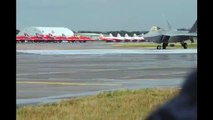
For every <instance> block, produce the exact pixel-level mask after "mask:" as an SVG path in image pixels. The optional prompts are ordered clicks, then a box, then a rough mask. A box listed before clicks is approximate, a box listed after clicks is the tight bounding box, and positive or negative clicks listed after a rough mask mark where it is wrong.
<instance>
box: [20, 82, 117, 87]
mask: <svg viewBox="0 0 213 120" xmlns="http://www.w3.org/2000/svg"><path fill="white" fill-rule="evenodd" d="M16 83H17V84H45V85H73V86H86V85H102V86H114V85H121V84H109V83H72V82H31V81H17V82H16Z"/></svg>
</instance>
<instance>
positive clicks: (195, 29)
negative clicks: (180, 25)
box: [189, 20, 197, 33]
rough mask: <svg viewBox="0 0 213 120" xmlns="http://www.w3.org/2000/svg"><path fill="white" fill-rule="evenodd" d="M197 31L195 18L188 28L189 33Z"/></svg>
mask: <svg viewBox="0 0 213 120" xmlns="http://www.w3.org/2000/svg"><path fill="white" fill-rule="evenodd" d="M192 32H197V20H196V21H195V23H194V24H193V26H192V28H191V29H190V30H189V33H192Z"/></svg>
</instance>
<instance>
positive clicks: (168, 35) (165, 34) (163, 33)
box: [143, 20, 197, 49]
mask: <svg viewBox="0 0 213 120" xmlns="http://www.w3.org/2000/svg"><path fill="white" fill-rule="evenodd" d="M168 25H169V24H168ZM169 27H170V26H169ZM170 29H171V27H170ZM143 37H144V39H145V40H146V41H149V42H155V43H158V44H161V43H162V48H163V49H166V47H167V46H168V43H176V42H180V43H181V45H182V47H183V48H184V49H187V43H186V42H185V41H186V40H191V42H194V39H195V38H197V20H196V21H195V23H194V24H193V26H192V27H191V29H190V30H189V31H178V30H164V29H162V28H160V27H157V26H153V27H152V28H151V29H150V31H149V32H148V33H147V34H145V35H143ZM157 49H161V45H158V46H157Z"/></svg>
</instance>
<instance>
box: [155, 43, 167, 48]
mask: <svg viewBox="0 0 213 120" xmlns="http://www.w3.org/2000/svg"><path fill="white" fill-rule="evenodd" d="M167 46H168V43H163V44H162V48H163V49H166V47H167ZM157 49H161V45H158V46H157Z"/></svg>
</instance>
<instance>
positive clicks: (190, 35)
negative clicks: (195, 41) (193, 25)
mask: <svg viewBox="0 0 213 120" xmlns="http://www.w3.org/2000/svg"><path fill="white" fill-rule="evenodd" d="M162 34H163V35H164V36H170V37H175V36H188V37H197V33H189V32H188V31H171V32H164V33H162Z"/></svg>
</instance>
